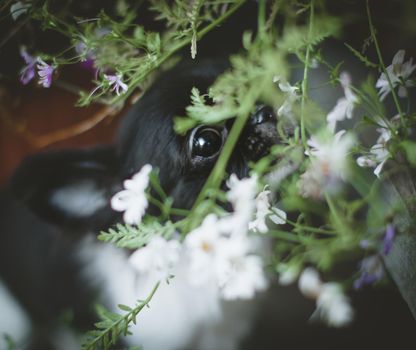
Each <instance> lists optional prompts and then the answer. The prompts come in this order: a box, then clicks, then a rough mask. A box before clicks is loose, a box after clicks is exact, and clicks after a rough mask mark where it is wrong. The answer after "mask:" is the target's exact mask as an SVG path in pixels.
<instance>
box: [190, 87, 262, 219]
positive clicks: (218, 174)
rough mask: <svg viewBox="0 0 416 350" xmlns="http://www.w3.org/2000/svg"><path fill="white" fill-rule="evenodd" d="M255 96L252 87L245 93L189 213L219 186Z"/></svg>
mask: <svg viewBox="0 0 416 350" xmlns="http://www.w3.org/2000/svg"><path fill="white" fill-rule="evenodd" d="M260 90H261V89H259V90H258V89H256V91H260ZM251 95H253V96H251ZM250 96H251V97H250ZM256 98H257V94H256V93H255V92H254V89H252V90H251V91H250V92H249V93H248V94H247V97H246V99H245V100H244V104H243V105H242V106H241V108H240V111H241V112H240V113H239V115H238V116H237V118H236V121H235V122H234V124H233V127H232V128H231V131H230V134H229V135H228V137H227V141H226V142H225V144H224V147H223V149H222V151H221V154H220V156H219V158H218V160H217V162H216V163H215V166H214V169H213V170H212V172H211V174H210V175H209V177H208V179H207V181H206V182H205V185H204V187H203V188H202V190H201V191H200V193H199V195H198V197H197V199H196V201H195V203H194V205H193V207H192V210H191V213H192V212H194V211H195V210H196V208H197V207H198V205H199V204H200V203H201V202H202V200H203V199H204V198H205V197H206V192H207V190H208V189H213V188H214V189H216V188H218V187H219V186H220V184H221V181H222V179H223V176H224V173H225V168H226V166H227V163H228V160H229V159H230V157H231V154H232V151H233V149H234V146H235V145H236V143H237V141H238V138H239V136H240V134H241V132H242V130H243V128H244V126H245V124H246V122H247V120H248V118H249V116H250V109H251V106H252V105H253V103H254V102H255V100H256Z"/></svg>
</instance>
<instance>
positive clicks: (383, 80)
mask: <svg viewBox="0 0 416 350" xmlns="http://www.w3.org/2000/svg"><path fill="white" fill-rule="evenodd" d="M404 55H405V51H404V50H399V51H398V52H397V53H396V54H395V55H394V57H393V62H392V64H391V65H390V66H388V67H387V68H386V72H387V75H388V77H389V78H390V81H391V84H392V85H393V88H395V87H396V86H397V85H400V88H399V96H400V97H406V96H407V89H406V87H410V86H412V83H411V82H410V81H409V80H408V79H409V77H410V75H411V74H412V73H413V71H414V70H415V69H416V65H412V63H413V58H410V59H409V61H407V62H403V61H404ZM376 88H378V89H380V91H379V94H380V100H381V101H383V100H384V99H385V98H386V96H387V95H388V94H389V93H390V91H391V89H390V85H389V82H388V80H387V76H386V74H384V73H381V75H380V78H379V79H378V80H377V83H376Z"/></svg>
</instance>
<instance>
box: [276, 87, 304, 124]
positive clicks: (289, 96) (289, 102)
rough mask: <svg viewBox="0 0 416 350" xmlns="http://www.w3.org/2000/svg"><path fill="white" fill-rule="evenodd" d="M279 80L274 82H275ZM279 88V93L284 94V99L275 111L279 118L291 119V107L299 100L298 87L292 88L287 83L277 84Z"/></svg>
mask: <svg viewBox="0 0 416 350" xmlns="http://www.w3.org/2000/svg"><path fill="white" fill-rule="evenodd" d="M278 80H279V79H277V80H275V81H274V82H277V81H278ZM279 88H280V90H281V91H283V92H284V93H286V99H285V101H284V102H283V104H282V105H281V106H280V108H279V109H278V110H277V115H278V116H279V117H287V118H289V119H293V118H294V116H293V112H292V106H293V104H294V103H295V102H296V101H297V100H298V99H299V98H300V96H299V87H297V86H292V85H290V84H289V83H288V82H279Z"/></svg>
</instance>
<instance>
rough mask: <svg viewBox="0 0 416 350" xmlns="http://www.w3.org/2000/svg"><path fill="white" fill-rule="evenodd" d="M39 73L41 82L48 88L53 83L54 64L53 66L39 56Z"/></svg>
mask: <svg viewBox="0 0 416 350" xmlns="http://www.w3.org/2000/svg"><path fill="white" fill-rule="evenodd" d="M37 67H38V74H39V84H41V85H42V86H43V87H45V88H48V87H50V86H51V84H52V75H53V71H54V70H55V67H54V66H51V65H49V64H47V63H46V62H44V61H43V60H42V59H41V58H38V65H37Z"/></svg>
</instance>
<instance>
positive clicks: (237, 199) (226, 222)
mask: <svg viewBox="0 0 416 350" xmlns="http://www.w3.org/2000/svg"><path fill="white" fill-rule="evenodd" d="M227 186H228V187H229V189H230V190H229V191H228V192H227V199H228V201H229V202H230V203H231V204H232V206H233V208H234V212H233V213H232V215H230V216H228V217H226V218H223V219H222V220H221V226H222V230H223V231H228V232H229V233H231V234H244V233H246V232H247V230H248V224H249V222H250V221H251V218H252V216H253V213H254V210H255V208H256V202H255V198H256V194H257V176H256V175H253V176H252V177H248V178H244V179H241V180H240V179H239V178H238V177H237V176H236V175H235V174H232V175H231V176H230V178H229V179H228V181H227Z"/></svg>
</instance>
